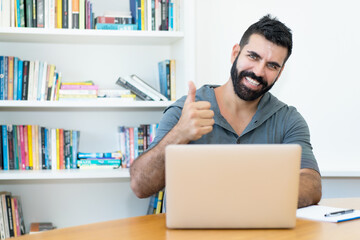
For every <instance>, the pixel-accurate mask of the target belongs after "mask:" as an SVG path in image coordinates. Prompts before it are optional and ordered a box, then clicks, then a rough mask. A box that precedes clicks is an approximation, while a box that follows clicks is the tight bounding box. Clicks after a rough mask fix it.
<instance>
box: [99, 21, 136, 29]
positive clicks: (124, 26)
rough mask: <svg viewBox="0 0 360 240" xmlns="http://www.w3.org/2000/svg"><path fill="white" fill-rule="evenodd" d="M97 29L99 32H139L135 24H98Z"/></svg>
mask: <svg viewBox="0 0 360 240" xmlns="http://www.w3.org/2000/svg"><path fill="white" fill-rule="evenodd" d="M95 29H98V30H125V31H132V30H137V26H136V25H135V24H112V23H97V24H96V25H95Z"/></svg>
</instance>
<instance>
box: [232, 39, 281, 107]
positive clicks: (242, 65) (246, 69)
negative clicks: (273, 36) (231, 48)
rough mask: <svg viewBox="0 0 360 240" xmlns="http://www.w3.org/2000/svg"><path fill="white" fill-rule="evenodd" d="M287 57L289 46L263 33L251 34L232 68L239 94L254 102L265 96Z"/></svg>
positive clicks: (235, 89)
mask: <svg viewBox="0 0 360 240" xmlns="http://www.w3.org/2000/svg"><path fill="white" fill-rule="evenodd" d="M286 56H287V48H285V47H282V46H278V45H276V44H274V43H272V42H270V41H268V40H266V38H265V37H263V36H261V35H258V34H253V35H251V36H250V39H249V43H248V44H247V45H245V46H244V47H243V49H241V50H240V52H239V54H238V56H237V57H236V59H235V61H234V62H233V66H232V68H231V79H232V82H233V87H234V91H235V93H236V95H237V96H238V97H240V98H241V99H243V100H245V101H253V100H256V99H258V98H259V97H261V96H262V95H264V94H265V93H266V92H267V91H269V90H270V89H271V88H272V86H273V85H274V84H275V82H276V80H277V79H278V77H279V76H280V73H281V71H282V69H283V65H284V61H285V58H286Z"/></svg>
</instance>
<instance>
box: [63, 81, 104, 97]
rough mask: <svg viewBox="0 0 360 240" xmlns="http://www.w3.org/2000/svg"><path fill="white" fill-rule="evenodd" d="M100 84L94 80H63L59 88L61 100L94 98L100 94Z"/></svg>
mask: <svg viewBox="0 0 360 240" xmlns="http://www.w3.org/2000/svg"><path fill="white" fill-rule="evenodd" d="M98 89H99V86H98V85H95V84H94V83H93V82H92V81H86V82H63V83H61V87H60V89H59V101H61V100H74V99H94V98H97V96H98Z"/></svg>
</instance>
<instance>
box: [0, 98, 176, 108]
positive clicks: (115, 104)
mask: <svg viewBox="0 0 360 240" xmlns="http://www.w3.org/2000/svg"><path fill="white" fill-rule="evenodd" d="M172 103H173V102H172V101H128V100H123V99H106V98H98V99H95V100H76V101H9V100H5V101H4V100H2V101H0V110H2V111H4V110H9V111H18V110H30V111H32V110H35V109H39V110H48V109H64V110H67V109H78V108H82V109H84V108H85V109H94V108H95V109H98V110H99V109H103V110H104V109H105V110H106V109H112V108H123V109H129V110H131V109H132V110H134V109H138V110H146V109H150V110H153V109H158V110H161V109H165V108H166V107H167V106H169V105H171V104H172Z"/></svg>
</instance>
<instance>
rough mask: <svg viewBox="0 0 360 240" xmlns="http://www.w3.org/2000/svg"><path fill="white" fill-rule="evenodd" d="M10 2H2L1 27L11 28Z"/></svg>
mask: <svg viewBox="0 0 360 240" xmlns="http://www.w3.org/2000/svg"><path fill="white" fill-rule="evenodd" d="M10 8H11V6H10V1H9V0H2V14H1V17H2V19H1V26H2V27H10V18H11V16H10Z"/></svg>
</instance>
